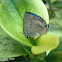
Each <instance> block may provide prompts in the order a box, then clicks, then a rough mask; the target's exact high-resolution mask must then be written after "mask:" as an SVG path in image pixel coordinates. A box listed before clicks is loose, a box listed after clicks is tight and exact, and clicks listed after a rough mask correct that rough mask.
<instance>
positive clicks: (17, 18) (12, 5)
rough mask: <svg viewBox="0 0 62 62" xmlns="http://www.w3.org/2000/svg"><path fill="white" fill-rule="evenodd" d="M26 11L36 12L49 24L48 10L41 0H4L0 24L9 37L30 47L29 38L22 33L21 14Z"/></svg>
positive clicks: (0, 11)
mask: <svg viewBox="0 0 62 62" xmlns="http://www.w3.org/2000/svg"><path fill="white" fill-rule="evenodd" d="M26 11H27V12H32V13H34V14H37V15H38V16H40V17H41V18H43V19H44V20H45V22H46V23H47V24H49V16H48V12H47V9H46V7H45V5H44V4H43V2H42V1H41V0H4V2H3V4H2V6H1V8H0V25H1V27H2V28H3V29H4V31H5V32H6V33H8V34H9V35H10V36H11V37H13V38H14V39H16V40H17V41H19V42H21V43H23V44H25V45H27V46H30V47H32V46H33V45H32V44H31V42H30V40H29V39H27V38H26V37H25V35H24V34H23V16H24V13H25V12H26Z"/></svg>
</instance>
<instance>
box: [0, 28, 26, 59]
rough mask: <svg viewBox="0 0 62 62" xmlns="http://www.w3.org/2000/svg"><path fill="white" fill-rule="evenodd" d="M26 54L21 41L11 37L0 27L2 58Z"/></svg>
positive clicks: (0, 52)
mask: <svg viewBox="0 0 62 62" xmlns="http://www.w3.org/2000/svg"><path fill="white" fill-rule="evenodd" d="M21 55H26V52H25V50H24V48H23V47H22V45H21V43H19V42H17V41H16V40H14V39H12V38H11V37H9V36H8V35H7V34H6V33H5V32H4V31H3V30H2V29H1V28H0V58H10V57H18V56H21Z"/></svg>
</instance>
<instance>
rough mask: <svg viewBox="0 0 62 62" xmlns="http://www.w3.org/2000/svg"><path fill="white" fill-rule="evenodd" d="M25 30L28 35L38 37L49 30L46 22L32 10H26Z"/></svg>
mask: <svg viewBox="0 0 62 62" xmlns="http://www.w3.org/2000/svg"><path fill="white" fill-rule="evenodd" d="M23 32H24V35H25V36H26V37H32V38H36V37H38V36H40V35H42V34H45V33H46V32H47V27H46V22H45V21H44V20H43V19H42V18H41V17H39V16H38V15H35V14H33V13H30V12H25V14H24V19H23Z"/></svg>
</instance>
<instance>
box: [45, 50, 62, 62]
mask: <svg viewBox="0 0 62 62" xmlns="http://www.w3.org/2000/svg"><path fill="white" fill-rule="evenodd" d="M45 60H46V62H62V51H58V52H55V53H53V54H52V55H50V56H47V57H46V58H45Z"/></svg>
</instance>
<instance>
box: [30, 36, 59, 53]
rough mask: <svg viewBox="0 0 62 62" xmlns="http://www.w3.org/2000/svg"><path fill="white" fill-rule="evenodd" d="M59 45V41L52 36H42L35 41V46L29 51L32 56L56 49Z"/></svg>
mask: <svg viewBox="0 0 62 62" xmlns="http://www.w3.org/2000/svg"><path fill="white" fill-rule="evenodd" d="M58 44H59V39H58V37H57V36H54V35H42V36H41V37H39V39H38V41H37V46H33V47H32V48H31V51H32V53H33V54H40V53H43V52H46V51H49V50H52V49H54V48H56V47H57V46H58Z"/></svg>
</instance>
